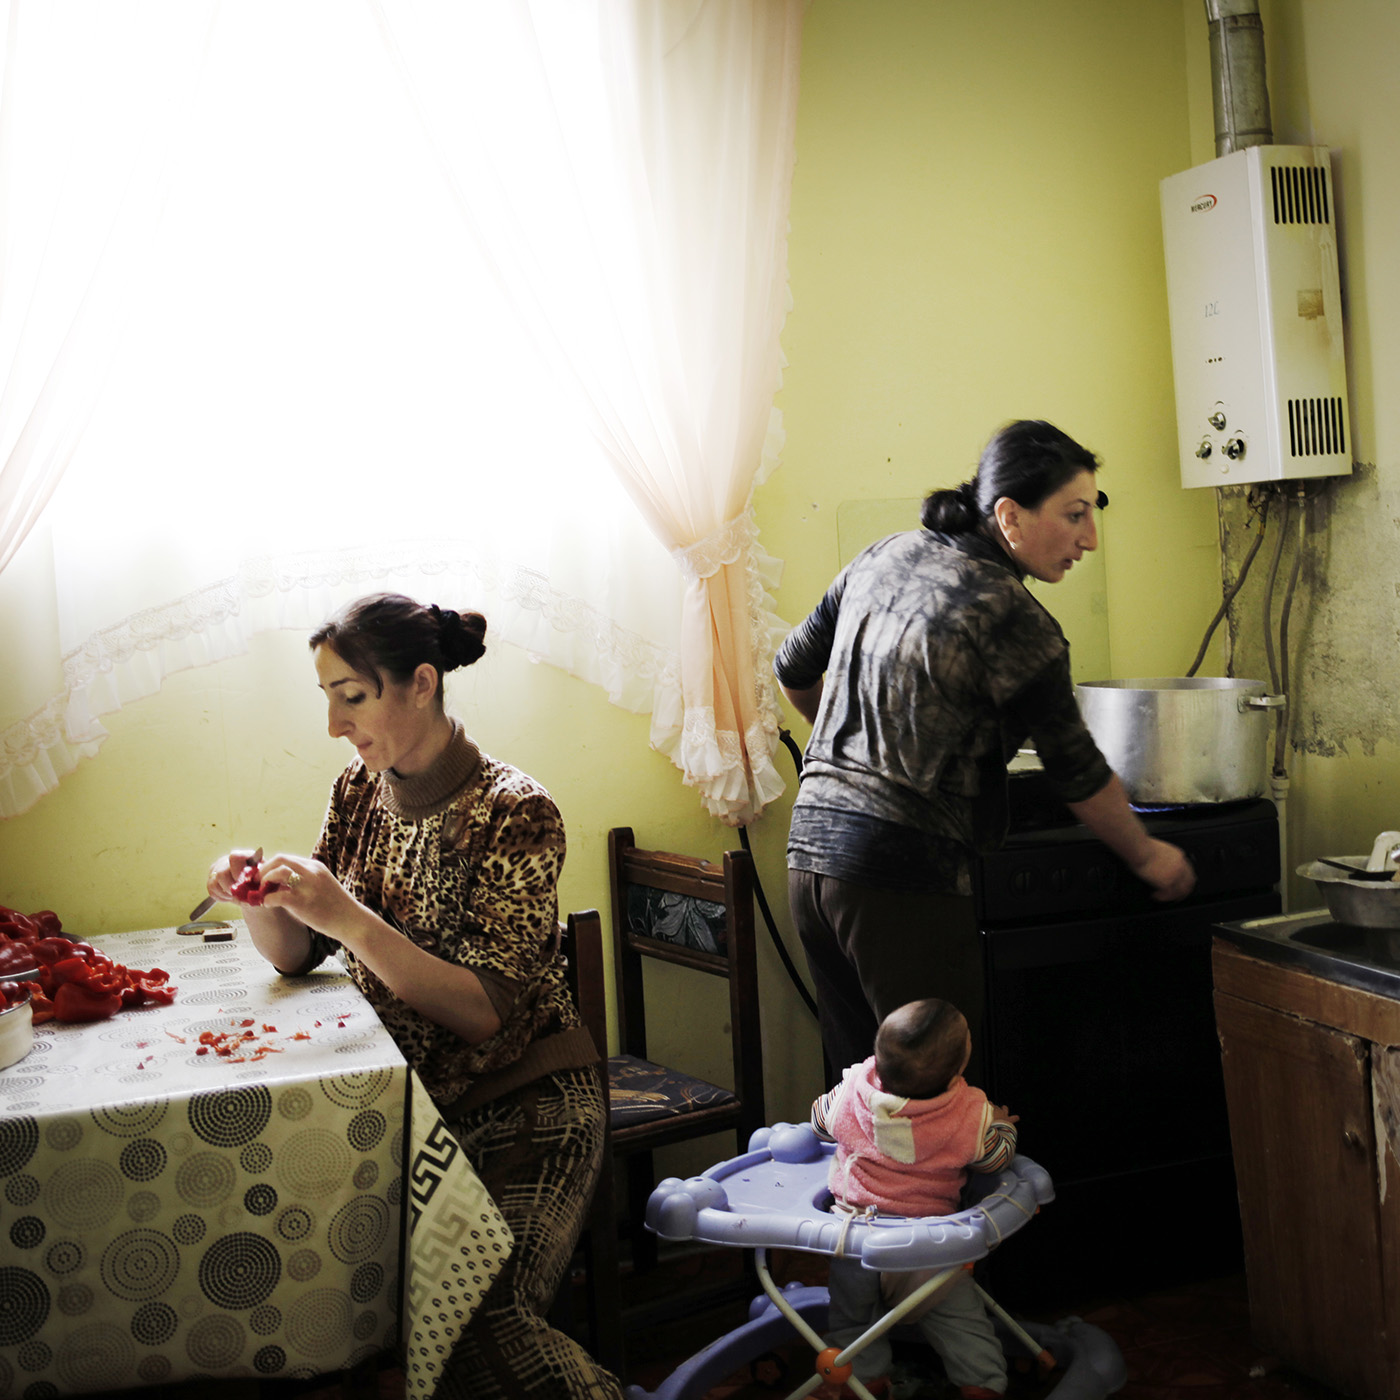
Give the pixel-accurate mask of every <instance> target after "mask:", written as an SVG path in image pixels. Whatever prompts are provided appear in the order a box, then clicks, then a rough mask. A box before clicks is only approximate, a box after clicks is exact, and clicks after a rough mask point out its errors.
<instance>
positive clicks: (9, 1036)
mask: <svg viewBox="0 0 1400 1400" xmlns="http://www.w3.org/2000/svg"><path fill="white" fill-rule="evenodd" d="M33 1046H34V1012H33V1010H32V1009H31V1007H30V1005H29V999H28V997H26V998H25V999H24V1000H23V1001H21V1002H17V1003H16V1004H15V1005H14V1006H6V1007H5V1008H4V1009H3V1010H0V1069H8V1068H9V1067H10V1066H11V1065H14V1064H18V1063H19V1062H20V1061H21V1060H22V1059H24V1057H25V1056H26V1055H27V1054H28V1053H29V1052H30V1050H31V1049H32V1048H33Z"/></svg>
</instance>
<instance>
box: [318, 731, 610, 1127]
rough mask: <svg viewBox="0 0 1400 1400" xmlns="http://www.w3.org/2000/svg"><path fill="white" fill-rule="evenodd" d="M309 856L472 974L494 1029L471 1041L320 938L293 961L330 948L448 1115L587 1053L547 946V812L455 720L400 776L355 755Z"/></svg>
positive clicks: (545, 804) (551, 892)
mask: <svg viewBox="0 0 1400 1400" xmlns="http://www.w3.org/2000/svg"><path fill="white" fill-rule="evenodd" d="M313 854H314V856H315V857H316V859H317V860H320V861H323V862H324V863H325V864H326V865H327V866H328V867H329V868H330V869H331V870H332V871H333V872H334V873H335V876H336V878H337V879H338V880H339V881H340V883H341V884H342V885H343V886H344V887H345V888H346V890H348V891H349V893H350V894H351V895H352V896H353V897H354V898H355V899H357V900H359V901H360V902H361V903H362V904H364V905H366V906H367V907H368V908H370V909H372V910H373V911H374V912H375V913H376V914H378V915H379V916H380V917H381V918H383V919H384V920H385V921H386V922H387V923H389V924H391V925H392V926H393V927H394V928H396V929H398V930H399V931H400V932H401V933H403V934H404V935H405V936H406V937H408V938H411V939H412V940H413V942H415V943H416V944H418V946H419V947H420V948H426V949H427V950H428V951H429V952H431V953H433V954H434V955H435V956H437V957H440V958H443V959H445V960H446V961H448V962H452V963H458V964H460V965H461V966H463V967H469V968H471V969H472V971H473V972H475V973H476V975H477V976H478V977H479V978H480V979H481V982H482V985H483V986H484V988H485V990H486V993H487V995H488V996H489V997H490V999H491V1003H492V1005H493V1006H494V1008H495V1010H496V1014H497V1015H498V1016H499V1017H500V1018H501V1027H500V1029H499V1030H498V1031H497V1032H496V1033H495V1035H493V1036H491V1037H490V1038H489V1039H487V1040H484V1041H482V1042H481V1043H480V1044H479V1045H470V1044H468V1043H467V1042H466V1041H465V1040H462V1039H461V1038H460V1037H458V1036H457V1035H455V1034H454V1033H453V1032H452V1031H450V1030H448V1029H446V1027H444V1026H440V1025H438V1024H437V1023H436V1022H434V1021H430V1020H428V1019H427V1017H425V1016H422V1015H420V1014H419V1013H418V1012H417V1011H415V1010H414V1009H413V1008H412V1007H411V1006H409V1005H407V1004H406V1003H405V1002H403V1001H401V1000H400V999H399V998H398V997H396V996H395V995H394V994H393V992H391V991H390V990H389V989H388V988H387V987H386V986H385V985H384V984H383V983H382V982H381V981H380V980H379V978H378V977H376V976H375V975H374V973H373V972H371V971H370V969H369V968H367V967H366V966H365V965H364V964H363V963H361V962H360V961H359V960H358V959H357V958H356V957H355V956H354V954H353V953H351V952H350V950H349V949H348V948H343V947H341V945H340V944H339V943H337V942H336V941H335V940H334V939H331V938H328V937H326V936H325V935H324V934H313V935H312V943H313V948H312V954H311V958H310V959H309V960H308V962H307V963H306V964H304V965H303V967H302V968H300V969H297V970H298V971H305V970H308V969H309V968H311V967H314V966H315V965H316V964H317V963H319V962H320V961H321V959H322V958H324V957H325V956H326V955H327V954H329V953H332V952H338V953H339V955H340V957H341V959H342V961H343V962H344V963H345V965H346V968H347V969H348V971H349V973H350V975H351V976H352V977H353V978H354V979H355V982H356V983H357V984H358V986H359V987H360V989H361V991H363V992H364V994H365V996H366V997H367V998H368V999H369V1001H370V1003H371V1005H372V1006H373V1007H374V1010H375V1013H376V1015H378V1017H379V1019H380V1020H381V1021H382V1022H383V1023H384V1025H385V1027H386V1029H387V1030H388V1031H389V1033H390V1035H392V1036H393V1037H394V1040H395V1041H396V1042H397V1044H398V1046H399V1049H400V1050H402V1051H403V1054H404V1058H405V1059H406V1060H407V1061H408V1062H409V1064H410V1065H412V1066H413V1068H414V1069H415V1070H417V1071H418V1074H419V1076H420V1078H421V1079H422V1080H423V1084H424V1086H425V1087H426V1088H427V1090H428V1092H429V1093H430V1094H431V1095H432V1096H433V1098H434V1100H436V1102H437V1103H438V1105H439V1107H441V1108H442V1109H443V1110H444V1112H446V1113H447V1114H448V1116H449V1117H452V1116H454V1110H455V1111H456V1112H460V1111H464V1110H465V1109H466V1108H469V1107H474V1106H475V1105H476V1104H477V1103H480V1102H483V1101H485V1100H487V1099H490V1098H493V1097H496V1096H497V1095H498V1094H500V1093H504V1092H506V1091H507V1090H508V1089H511V1088H514V1087H516V1086H517V1085H518V1084H520V1083H525V1082H528V1081H529V1080H530V1079H532V1078H538V1077H539V1075H540V1074H543V1073H548V1072H550V1071H551V1070H556V1069H571V1068H578V1067H581V1066H582V1065H585V1064H591V1063H593V1062H594V1061H595V1060H596V1059H597V1056H596V1054H595V1053H594V1051H593V1044H592V1040H591V1038H590V1037H589V1035H588V1032H587V1031H586V1030H583V1029H582V1026H581V1024H580V1022H579V1019H578V1013H577V1012H576V1011H575V1010H574V1005H573V1001H572V999H571V998H570V996H569V992H568V988H567V986H566V984H565V981H564V970H563V968H564V964H563V958H562V956H561V955H560V952H559V938H558V933H559V923H558V918H559V915H558V908H559V906H558V897H557V894H556V884H557V881H558V878H559V871H560V868H561V867H562V866H563V863H564V823H563V820H562V818H561V817H560V815H559V809H558V808H557V807H556V806H555V805H554V802H553V800H552V799H551V798H550V796H549V794H548V793H547V792H546V791H545V790H544V788H542V787H541V786H540V785H539V784H538V783H537V782H536V781H535V780H534V779H533V778H531V777H529V776H528V775H527V774H525V773H522V772H521V771H520V770H519V769H518V768H512V767H511V766H510V765H509V764H506V763H500V762H497V761H496V760H495V759H493V758H489V757H487V756H486V755H485V754H482V753H481V752H480V750H479V749H477V747H476V745H475V744H473V743H472V741H471V740H470V739H469V738H467V736H466V734H465V733H464V732H463V731H462V728H461V725H460V724H457V723H456V722H455V721H454V729H453V737H452V741H451V743H450V744H449V746H448V749H447V752H446V753H445V754H444V755H443V756H442V758H440V759H439V760H438V762H437V763H436V764H435V765H434V767H433V768H432V769H430V770H429V772H428V773H426V774H423V775H421V776H418V777H415V778H413V779H411V780H407V781H404V780H398V779H396V778H394V777H393V776H392V775H391V774H387V773H371V772H369V771H368V770H367V769H366V768H365V766H364V764H363V763H362V762H361V761H360V760H359V759H358V758H357V759H355V760H354V762H352V763H351V764H350V766H349V767H348V768H347V769H346V770H345V771H344V772H343V773H342V774H341V775H340V777H339V778H337V779H336V782H335V786H334V787H333V788H332V790H331V798H330V805H329V807H328V809H327V811H326V819H325V822H324V824H323V825H322V828H321V835H320V838H319V839H318V841H317V843H316V848H315V851H314V852H313Z"/></svg>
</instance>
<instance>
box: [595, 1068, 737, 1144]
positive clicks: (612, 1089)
mask: <svg viewBox="0 0 1400 1400" xmlns="http://www.w3.org/2000/svg"><path fill="white" fill-rule="evenodd" d="M608 1092H609V1094H610V1095H611V1096H612V1111H611V1113H610V1114H609V1115H608V1121H609V1122H610V1123H611V1125H612V1128H613V1131H614V1132H616V1131H617V1130H618V1129H619V1128H629V1127H634V1126H635V1125H636V1124H638V1123H653V1122H656V1121H657V1120H658V1119H661V1118H676V1117H680V1116H681V1115H683V1114H686V1113H695V1112H696V1111H697V1110H699V1109H702V1108H716V1107H718V1106H720V1105H722V1104H730V1103H734V1102H736V1100H735V1097H734V1095H733V1094H732V1093H731V1092H730V1091H729V1090H728V1089H722V1088H720V1086H719V1085H718V1084H711V1083H709V1082H708V1081H707V1080H704V1079H696V1078H694V1077H693V1076H691V1075H689V1074H682V1073H681V1072H680V1071H679V1070H674V1069H668V1068H667V1067H666V1066H665V1065H656V1064H653V1063H652V1062H651V1061H650V1060H641V1059H638V1058H637V1056H635V1055H613V1056H611V1057H609V1059H608Z"/></svg>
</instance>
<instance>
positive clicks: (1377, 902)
mask: <svg viewBox="0 0 1400 1400" xmlns="http://www.w3.org/2000/svg"><path fill="white" fill-rule="evenodd" d="M1335 859H1337V860H1343V861H1347V862H1349V863H1350V864H1352V865H1355V866H1356V867H1357V868H1358V869H1361V870H1364V869H1365V868H1366V861H1367V857H1366V856H1337V857H1335ZM1298 874H1299V875H1302V876H1305V877H1306V878H1307V879H1309V880H1312V881H1313V882H1314V883H1315V884H1316V885H1317V887H1318V889H1319V890H1320V891H1321V892H1322V897H1323V899H1325V900H1326V901H1327V912H1328V913H1329V914H1331V916H1332V917H1333V918H1334V919H1335V920H1336V921H1337V922H1338V923H1339V924H1351V925H1352V926H1353V927H1356V928H1400V884H1397V883H1395V882H1394V881H1375V880H1353V879H1352V878H1351V876H1349V875H1347V874H1344V873H1343V872H1342V871H1340V870H1338V869H1337V868H1336V867H1335V866H1330V865H1323V863H1322V862H1321V861H1318V860H1311V861H1309V862H1308V863H1307V864H1306V865H1300V866H1299V867H1298Z"/></svg>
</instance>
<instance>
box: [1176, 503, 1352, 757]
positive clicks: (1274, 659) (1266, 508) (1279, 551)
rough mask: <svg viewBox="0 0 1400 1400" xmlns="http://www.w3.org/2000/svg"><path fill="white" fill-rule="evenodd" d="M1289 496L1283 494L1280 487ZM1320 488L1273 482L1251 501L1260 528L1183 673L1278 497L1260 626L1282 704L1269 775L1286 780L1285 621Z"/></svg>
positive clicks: (1225, 604)
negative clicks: (1294, 527) (1289, 553)
mask: <svg viewBox="0 0 1400 1400" xmlns="http://www.w3.org/2000/svg"><path fill="white" fill-rule="evenodd" d="M1286 488H1287V489H1288V490H1289V492H1290V494H1287V495H1285V494H1284V492H1285V489H1286ZM1323 489H1324V487H1323V486H1321V485H1318V486H1316V487H1315V488H1314V489H1313V490H1312V491H1311V492H1310V491H1309V490H1308V489H1307V486H1306V485H1305V483H1303V482H1301V481H1298V482H1278V483H1270V484H1268V485H1266V486H1264V487H1262V488H1261V493H1260V494H1261V496H1262V500H1256V502H1255V504H1256V505H1257V508H1258V511H1259V532H1258V534H1257V535H1256V536H1255V537H1254V542H1253V543H1252V544H1251V545H1250V547H1249V551H1248V553H1247V554H1246V555H1245V557H1244V560H1243V562H1242V563H1241V565H1240V572H1239V576H1238V577H1237V578H1236V579H1235V582H1234V584H1233V585H1232V586H1231V587H1230V589H1229V590H1228V591H1227V592H1226V593H1225V596H1224V597H1223V599H1222V600H1221V603H1220V607H1219V609H1218V610H1217V612H1216V614H1215V616H1214V617H1213V618H1212V619H1211V622H1210V626H1209V627H1207V628H1206V634H1205V636H1204V637H1203V638H1202V640H1201V646H1200V650H1199V651H1197V653H1196V659H1195V660H1194V661H1193V662H1192V663H1191V667H1190V669H1189V670H1188V671H1187V672H1186V674H1187V675H1188V676H1194V675H1195V674H1196V672H1197V670H1199V669H1200V665H1201V662H1202V661H1203V660H1204V658H1205V654H1206V648H1207V647H1208V646H1209V645H1210V640H1211V637H1212V636H1213V635H1214V633H1215V629H1216V628H1217V627H1218V626H1219V625H1220V623H1221V621H1222V620H1223V618H1224V617H1225V615H1226V613H1227V612H1228V611H1229V608H1230V604H1231V603H1232V602H1234V600H1235V598H1236V596H1237V595H1238V593H1239V591H1240V589H1241V588H1243V587H1244V582H1245V580H1246V579H1247V578H1248V577H1249V569H1250V565H1251V564H1253V563H1254V558H1255V556H1256V555H1257V554H1258V553H1259V549H1260V546H1261V545H1262V544H1263V543H1264V536H1265V535H1266V534H1267V533H1268V527H1269V512H1270V510H1271V508H1272V504H1273V501H1274V499H1275V498H1280V499H1282V501H1283V519H1282V520H1281V521H1280V522H1279V528H1278V534H1277V537H1276V538H1275V540H1274V549H1273V554H1272V556H1271V557H1270V560H1269V574H1268V578H1267V580H1266V581H1265V584H1264V600H1263V629H1264V656H1265V660H1266V662H1267V664H1268V668H1269V685H1270V688H1271V689H1272V690H1273V691H1274V692H1275V693H1277V694H1280V695H1282V696H1283V697H1284V703H1283V705H1282V706H1281V707H1280V708H1279V709H1278V710H1277V711H1276V712H1275V726H1276V727H1275V730H1274V756H1273V765H1272V773H1273V775H1274V776H1275V777H1276V778H1286V777H1287V776H1288V765H1287V761H1286V758H1287V741H1288V729H1289V716H1290V714H1291V712H1292V708H1293V707H1292V701H1291V696H1290V685H1291V681H1292V677H1291V675H1290V668H1289V662H1288V625H1289V620H1290V617H1291V614H1292V611H1293V599H1294V596H1295V594H1296V591H1297V586H1298V575H1299V573H1300V572H1301V570H1302V564H1303V551H1304V549H1305V548H1306V544H1307V503H1308V502H1309V501H1310V500H1312V499H1313V498H1314V497H1315V496H1317V495H1319V494H1320V493H1321V491H1322V490H1323ZM1295 504H1296V505H1297V507H1298V515H1297V522H1298V537H1297V542H1296V545H1295V547H1294V553H1293V563H1292V566H1291V568H1290V569H1289V573H1288V582H1287V584H1286V586H1285V588H1284V594H1283V603H1282V607H1281V610H1280V614H1279V625H1278V641H1277V644H1275V640H1274V626H1273V609H1274V590H1275V587H1276V585H1277V582H1278V571H1279V564H1280V562H1281V561H1282V558H1283V549H1284V543H1285V536H1286V535H1287V533H1288V520H1289V516H1290V514H1291V513H1292V510H1293V506H1294V505H1295Z"/></svg>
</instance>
